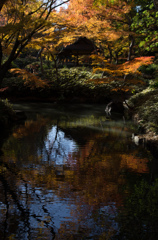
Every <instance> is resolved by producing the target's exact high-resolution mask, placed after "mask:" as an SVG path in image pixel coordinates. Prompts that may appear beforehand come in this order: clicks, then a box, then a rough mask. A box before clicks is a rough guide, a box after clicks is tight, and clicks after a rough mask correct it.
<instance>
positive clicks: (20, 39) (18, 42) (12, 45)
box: [0, 0, 69, 85]
mask: <svg viewBox="0 0 158 240" xmlns="http://www.w3.org/2000/svg"><path fill="white" fill-rule="evenodd" d="M68 1H69V0H65V1H61V2H59V3H58V2H57V0H47V1H38V0H26V1H20V0H15V1H11V2H10V1H9V2H8V3H7V5H3V8H2V9H1V16H2V19H1V21H0V76H1V79H0V85H1V83H2V80H3V78H4V76H5V75H6V73H7V71H8V69H9V68H10V67H11V63H12V62H13V60H15V59H16V58H17V57H18V56H19V54H20V53H21V52H22V50H23V49H24V48H25V47H26V46H27V45H28V43H30V41H31V40H32V38H33V37H34V38H36V41H38V37H41V36H42V35H43V36H44V31H45V30H47V29H48V28H49V27H51V26H52V22H50V21H49V17H50V15H52V14H53V13H55V12H56V11H55V10H56V9H57V7H59V6H61V5H62V4H64V3H67V2H68Z"/></svg>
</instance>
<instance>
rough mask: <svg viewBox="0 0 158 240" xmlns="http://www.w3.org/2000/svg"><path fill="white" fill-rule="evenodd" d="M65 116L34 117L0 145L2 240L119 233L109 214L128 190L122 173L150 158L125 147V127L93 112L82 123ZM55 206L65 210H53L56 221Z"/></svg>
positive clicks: (142, 168) (139, 169)
mask: <svg viewBox="0 0 158 240" xmlns="http://www.w3.org/2000/svg"><path fill="white" fill-rule="evenodd" d="M67 119H68V118H67ZM67 119H66V118H64V117H63V116H58V117H57V118H55V117H54V119H49V118H44V117H41V116H40V115H37V118H36V119H34V120H27V121H26V122H25V124H24V125H21V126H19V127H18V128H16V129H15V130H14V132H13V135H12V136H11V137H10V138H9V139H8V140H7V142H6V143H5V144H4V146H3V149H2V150H3V153H4V155H3V156H1V166H0V182H1V185H0V190H1V191H0V197H1V202H0V207H1V220H0V221H1V226H2V227H1V230H0V231H1V236H3V239H6V238H9V237H10V238H11V237H12V239H15V238H17V239H27V236H29V237H30V239H36V238H37V237H38V238H41V239H64V237H65V238H66V237H67V238H68V239H71V237H72V236H74V237H75V239H81V238H80V237H81V236H82V237H84V236H85V237H87V236H88V237H94V239H95V237H96V239H98V236H100V239H106V238H107V239H108V237H109V238H110V237H111V236H112V235H114V234H115V233H117V231H118V226H117V223H116V221H115V218H116V216H117V211H118V208H119V207H120V206H122V204H123V201H124V191H127V192H128V187H129V186H128V185H127V186H128V187H127V188H126V189H124V185H125V184H126V181H127V178H126V176H125V172H126V171H131V172H134V173H139V174H142V173H147V172H148V166H147V162H148V159H147V158H144V156H143V155H142V156H141V157H140V156H139V155H140V154H139V151H140V149H138V148H136V147H135V148H134V147H133V145H131V144H132V143H131V141H130V139H129V136H128V129H126V127H125V126H124V125H123V126H122V125H117V124H115V125H114V126H111V125H110V122H109V123H107V122H106V120H105V119H104V120H105V121H103V119H101V120H100V119H99V118H97V119H95V118H94V116H91V117H88V118H87V122H86V118H85V119H79V118H76V119H75V118H73V119H72V118H69V120H67ZM100 121H102V124H100ZM90 124H91V125H90ZM90 126H91V127H90ZM120 139H121V141H120ZM71 203H72V204H71ZM60 204H61V207H62V208H63V209H62V210H63V213H64V211H66V209H67V210H68V213H65V214H66V216H64V217H62V214H61V216H60V215H59V216H58V218H59V219H60V220H59V223H58V224H57V223H55V221H56V222H57V220H56V219H55V217H54V215H55V212H56V209H59V206H60ZM64 206H66V207H64ZM58 212H60V211H59V210H58ZM66 217H67V218H68V219H66ZM55 224H56V225H58V227H56V225H55ZM12 228H13V229H12ZM56 228H57V229H56ZM11 233H12V235H11ZM72 239H74V238H72Z"/></svg>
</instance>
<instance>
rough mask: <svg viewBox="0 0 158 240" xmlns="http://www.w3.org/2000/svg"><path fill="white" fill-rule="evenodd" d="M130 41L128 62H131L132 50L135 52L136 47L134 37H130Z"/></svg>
mask: <svg viewBox="0 0 158 240" xmlns="http://www.w3.org/2000/svg"><path fill="white" fill-rule="evenodd" d="M129 40H130V45H129V50H128V57H127V61H130V60H131V55H132V50H133V47H134V37H133V35H129Z"/></svg>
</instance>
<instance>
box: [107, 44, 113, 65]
mask: <svg viewBox="0 0 158 240" xmlns="http://www.w3.org/2000/svg"><path fill="white" fill-rule="evenodd" d="M108 50H109V54H110V63H111V62H112V57H113V56H112V50H111V47H110V46H109V45H108Z"/></svg>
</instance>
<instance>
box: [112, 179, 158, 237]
mask: <svg viewBox="0 0 158 240" xmlns="http://www.w3.org/2000/svg"><path fill="white" fill-rule="evenodd" d="M157 196H158V179H156V181H155V182H154V183H153V184H149V183H148V182H147V181H145V180H142V181H141V182H140V183H139V184H137V185H135V187H134V192H133V193H132V194H131V196H128V199H127V202H126V205H125V209H124V211H123V213H121V214H120V215H119V216H118V220H119V221H120V235H119V237H120V236H122V235H123V236H124V238H123V239H131V240H133V239H146V240H147V239H152V240H155V239H157V237H158V230H157V224H158V207H157V206H158V197H157ZM133 229H134V231H133ZM119 237H118V238H117V239H120V238H119ZM121 239H122V238H121Z"/></svg>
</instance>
